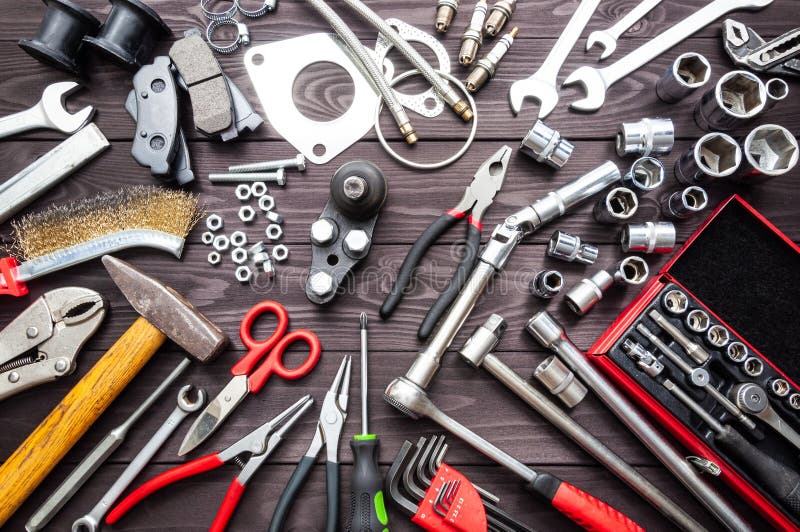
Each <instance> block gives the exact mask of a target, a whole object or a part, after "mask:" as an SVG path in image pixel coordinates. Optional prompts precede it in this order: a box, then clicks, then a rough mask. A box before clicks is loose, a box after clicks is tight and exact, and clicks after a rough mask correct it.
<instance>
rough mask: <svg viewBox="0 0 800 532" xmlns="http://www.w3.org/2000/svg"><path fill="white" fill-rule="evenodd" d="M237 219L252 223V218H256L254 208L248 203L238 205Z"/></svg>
mask: <svg viewBox="0 0 800 532" xmlns="http://www.w3.org/2000/svg"><path fill="white" fill-rule="evenodd" d="M248 190H249V189H248ZM239 219H240V220H241V221H242V222H244V223H246V224H251V223H253V220H255V219H256V210H255V209H254V208H252V207H251V206H250V205H244V206H242V207H240V208H239Z"/></svg>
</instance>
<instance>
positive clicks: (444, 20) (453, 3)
mask: <svg viewBox="0 0 800 532" xmlns="http://www.w3.org/2000/svg"><path fill="white" fill-rule="evenodd" d="M459 3H460V0H439V1H438V2H436V21H435V22H434V26H435V27H436V31H438V32H439V33H447V30H448V29H449V28H450V23H451V22H453V18H454V17H455V16H456V12H458V4H459Z"/></svg>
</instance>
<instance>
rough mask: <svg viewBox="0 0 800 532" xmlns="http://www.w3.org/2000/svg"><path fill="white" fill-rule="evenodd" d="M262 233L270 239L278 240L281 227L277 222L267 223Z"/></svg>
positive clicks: (281, 233)
mask: <svg viewBox="0 0 800 532" xmlns="http://www.w3.org/2000/svg"><path fill="white" fill-rule="evenodd" d="M264 233H265V234H266V235H267V238H269V239H270V240H278V239H279V238H280V237H282V236H283V227H281V226H280V225H278V224H269V225H268V226H267V229H266V230H265V231H264Z"/></svg>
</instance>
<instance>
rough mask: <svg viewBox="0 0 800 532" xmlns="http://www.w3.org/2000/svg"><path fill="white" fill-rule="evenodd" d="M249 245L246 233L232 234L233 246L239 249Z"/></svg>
mask: <svg viewBox="0 0 800 532" xmlns="http://www.w3.org/2000/svg"><path fill="white" fill-rule="evenodd" d="M245 244H247V235H246V234H245V233H244V231H234V232H233V233H231V245H232V246H235V247H237V248H240V247H243V246H244V245H245Z"/></svg>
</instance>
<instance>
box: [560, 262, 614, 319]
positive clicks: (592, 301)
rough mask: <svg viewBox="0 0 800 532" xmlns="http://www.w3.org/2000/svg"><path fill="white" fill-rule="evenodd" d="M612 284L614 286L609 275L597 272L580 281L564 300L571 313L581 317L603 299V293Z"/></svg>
mask: <svg viewBox="0 0 800 532" xmlns="http://www.w3.org/2000/svg"><path fill="white" fill-rule="evenodd" d="M612 284H614V278H613V277H612V276H611V274H610V273H608V272H607V271H605V270H599V271H597V272H596V273H595V274H594V275H592V276H591V277H589V278H588V279H581V281H580V282H579V283H578V284H576V285H575V286H573V287H572V288H570V289H569V290H568V291H567V293H566V295H565V296H564V299H565V301H566V303H567V306H568V307H569V309H570V310H571V311H572V312H574V313H575V314H577V315H578V316H583V315H585V314H586V313H587V312H589V310H591V308H592V307H593V306H595V305H596V304H597V302H598V301H600V300H601V299H603V293H605V291H606V290H608V288H609V287H610V286H611V285H612Z"/></svg>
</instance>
